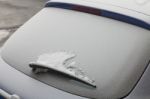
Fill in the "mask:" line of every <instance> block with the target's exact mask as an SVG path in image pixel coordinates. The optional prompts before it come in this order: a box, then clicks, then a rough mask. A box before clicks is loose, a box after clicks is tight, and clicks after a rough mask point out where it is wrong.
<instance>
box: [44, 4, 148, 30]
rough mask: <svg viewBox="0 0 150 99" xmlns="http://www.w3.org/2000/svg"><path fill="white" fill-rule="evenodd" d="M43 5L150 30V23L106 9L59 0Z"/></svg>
mask: <svg viewBox="0 0 150 99" xmlns="http://www.w3.org/2000/svg"><path fill="white" fill-rule="evenodd" d="M45 7H55V8H63V9H69V10H75V11H80V12H85V13H90V14H94V15H99V16H103V17H107V18H112V19H115V20H119V21H123V22H126V23H130V24H133V25H136V26H139V27H142V28H145V29H148V30H150V24H149V23H146V22H144V21H142V20H139V19H136V18H134V17H130V16H127V15H123V14H119V13H115V12H111V11H107V10H104V9H97V8H92V7H87V6H82V5H75V4H69V3H60V2H48V3H47V4H46V5H45Z"/></svg>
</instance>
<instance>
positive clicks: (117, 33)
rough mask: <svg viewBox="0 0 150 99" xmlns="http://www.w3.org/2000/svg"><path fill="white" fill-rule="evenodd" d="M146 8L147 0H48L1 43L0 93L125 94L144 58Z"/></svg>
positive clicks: (52, 96)
mask: <svg viewBox="0 0 150 99" xmlns="http://www.w3.org/2000/svg"><path fill="white" fill-rule="evenodd" d="M149 8H150V3H149V1H148V0H147V1H146V0H143V1H140V2H139V0H137V1H135V0H127V1H126V2H124V1H119V2H117V1H112V0H50V1H49V2H47V4H46V6H45V8H43V9H42V10H41V11H40V12H39V13H38V14H36V15H35V16H34V17H33V18H31V19H30V20H29V21H28V22H27V23H25V24H24V25H23V26H22V27H21V28H20V29H18V30H17V31H16V33H14V34H13V35H12V36H11V37H10V39H9V40H8V41H7V42H6V43H5V45H4V46H3V47H2V48H1V58H0V88H1V90H0V95H1V96H2V97H4V99H5V98H6V99H87V98H92V99H122V98H125V97H127V96H128V95H130V93H131V92H132V91H133V90H134V88H135V87H136V85H137V84H138V82H139V81H140V79H141V77H142V75H143V74H144V72H145V71H146V70H147V67H148V64H149V59H150V21H149V20H150V11H149ZM131 94H132V93H131ZM127 98H128V97H127ZM140 98H141V97H140ZM141 99H146V98H141Z"/></svg>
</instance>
